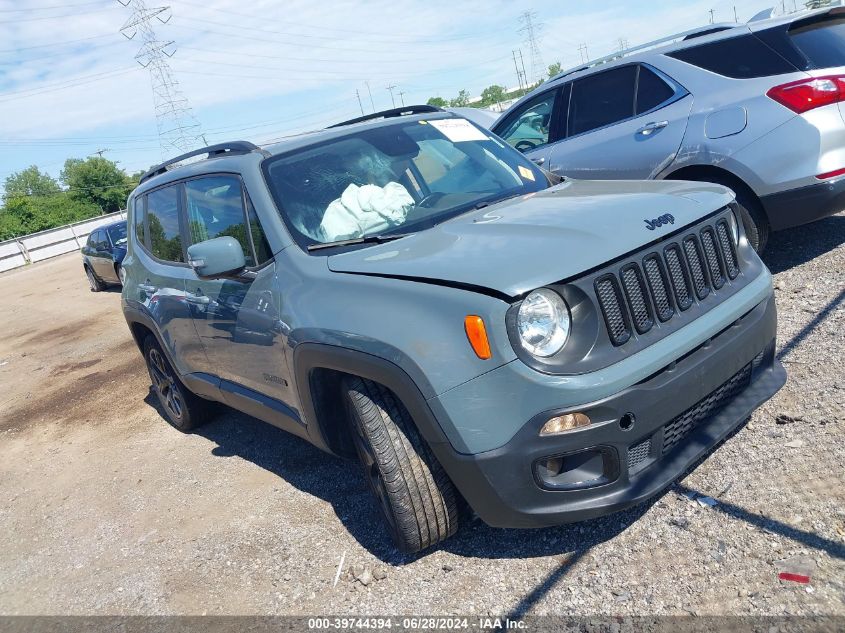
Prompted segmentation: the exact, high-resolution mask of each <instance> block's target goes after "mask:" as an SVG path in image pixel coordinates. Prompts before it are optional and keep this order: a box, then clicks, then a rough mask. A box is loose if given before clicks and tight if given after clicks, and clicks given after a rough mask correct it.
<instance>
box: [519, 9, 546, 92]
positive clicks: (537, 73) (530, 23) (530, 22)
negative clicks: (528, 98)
mask: <svg viewBox="0 0 845 633" xmlns="http://www.w3.org/2000/svg"><path fill="white" fill-rule="evenodd" d="M536 19H537V13H536V12H535V11H524V12H523V13H522V15H521V16H520V17H519V21H520V22H522V27H521V28H520V29H519V32H520V33H522V34H523V35H524V36H525V43H526V44H527V45H528V51H529V53H530V54H531V79H532V83H533V82H535V81H539V80H540V79H542V78H543V77H544V76H545V74H546V72H545V71H546V69H545V66H543V57H542V55H540V32H541V31H542V30H543V25H542V23H540V24H538V23H537V22H536Z"/></svg>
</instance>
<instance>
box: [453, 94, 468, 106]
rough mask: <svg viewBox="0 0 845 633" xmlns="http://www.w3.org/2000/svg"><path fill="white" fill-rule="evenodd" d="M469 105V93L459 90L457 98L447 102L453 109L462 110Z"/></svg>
mask: <svg viewBox="0 0 845 633" xmlns="http://www.w3.org/2000/svg"><path fill="white" fill-rule="evenodd" d="M468 104H469V93H468V92H467V91H466V90H461V91H460V92H459V93H458V96H457V97H455V98H454V99H451V100H450V101H449V105H450V106H452V107H453V108H462V107H464V106H466V105H468Z"/></svg>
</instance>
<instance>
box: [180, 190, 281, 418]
mask: <svg viewBox="0 0 845 633" xmlns="http://www.w3.org/2000/svg"><path fill="white" fill-rule="evenodd" d="M185 208H186V210H187V218H188V227H189V233H190V240H191V243H193V244H196V243H198V242H203V241H205V240H209V239H213V238H216V237H222V236H230V237H234V238H235V239H237V240H238V241H239V242H240V243H241V246H242V247H243V249H244V257H245V259H246V262H247V267H248V273H247V275H244V276H242V277H239V278H236V279H215V280H204V279H200V278H199V277H197V276H196V275H195V274H192V276H191V277H190V278H189V279H188V281H187V285H186V290H187V294H186V298H187V301H188V304H189V305H190V306H191V313H192V315H193V319H194V324H195V326H196V330H197V333H198V334H199V338H200V340H201V341H202V344H203V346H204V348H205V351H206V356H207V359H208V365H207V369H206V371H207V372H208V373H210V374H212V375H216V376H219V377H220V378H222V379H224V380H225V381H228V382H229V383H231V384H229V385H228V387H227V386H226V385H224V389H225V388H228V389H232V388H233V387H232V385H237V386H239V387H246V388H247V389H249V390H251V391H253V392H257V393H259V394H262V395H265V396H269V397H270V398H273V399H275V400H279V401H282V402H285V403H289V404H290V403H292V402H293V397H292V395H293V394H292V391H291V387H290V376H289V375H288V371H287V361H286V357H285V348H286V347H287V345H286V343H287V334H288V331H287V328H286V326H285V325H284V324H283V322H282V321H281V320H280V318H279V311H280V304H279V297H278V295H277V294H276V293H275V292H274V288H275V287H276V284H275V276H276V264H275V261H274V260H273V259H272V258H271V257H270V252H269V247H268V246H267V243H266V240H265V238H264V233H263V231H262V229H261V226H260V224H259V223H258V219H257V217H256V216H255V213H254V211H253V210H252V206H251V203H250V202H249V201H248V197H247V195H246V191H245V189H244V187H243V184H242V182H241V180H240V178H239V177H238V176H235V175H231V174H220V175H212V176H204V177H201V178H194V179H191V180H188V181H186V182H185Z"/></svg>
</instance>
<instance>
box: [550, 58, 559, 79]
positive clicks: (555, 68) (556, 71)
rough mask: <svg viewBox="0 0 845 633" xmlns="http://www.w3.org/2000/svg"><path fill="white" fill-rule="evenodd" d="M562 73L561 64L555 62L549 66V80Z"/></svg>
mask: <svg viewBox="0 0 845 633" xmlns="http://www.w3.org/2000/svg"><path fill="white" fill-rule="evenodd" d="M560 71H561V65H560V62H555V63H554V64H549V79H551V78H552V77H554V76H555V75H559V74H560Z"/></svg>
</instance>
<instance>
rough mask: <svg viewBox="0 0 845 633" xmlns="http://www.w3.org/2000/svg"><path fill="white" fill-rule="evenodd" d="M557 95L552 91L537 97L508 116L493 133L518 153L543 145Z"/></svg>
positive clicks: (556, 91)
mask: <svg viewBox="0 0 845 633" xmlns="http://www.w3.org/2000/svg"><path fill="white" fill-rule="evenodd" d="M557 94H558V90H557V89H554V90H549V91H548V92H544V93H543V94H541V95H538V96H537V97H535V98H534V99H532V100H531V101H529V102H528V103H526V104H525V105H523V106H522V107H521V108H520V109H519V110H517V111H516V112H514V113H512V114H511V115H510V116H508V118H507V120H506V121H504V122H503V123H502V125H500V126H496V129H495V130H494V131H495V132H496V134H498V135H499V136H500V137H501V138H502V139H504V140H505V141H507V142H508V143H509V144H510V145H512V146H513V147H515V148H516V149H518V150H519V151H520V152H527V151H530V150H532V149H534V148H536V147H540V146H542V145H545V144H546V143H548V142H549V128H550V127H551V122H552V112H553V111H554V105H555V97H556V96H557Z"/></svg>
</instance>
